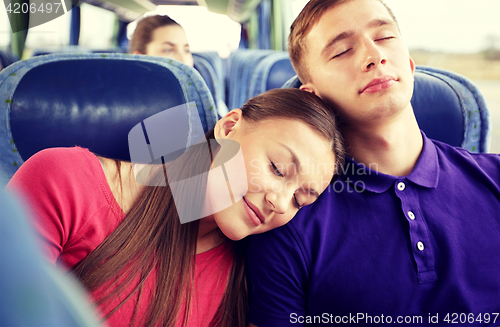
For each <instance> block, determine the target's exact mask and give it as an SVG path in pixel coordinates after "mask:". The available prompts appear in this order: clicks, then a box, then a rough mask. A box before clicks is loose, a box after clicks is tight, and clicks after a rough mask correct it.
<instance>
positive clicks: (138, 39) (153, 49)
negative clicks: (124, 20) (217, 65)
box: [129, 15, 194, 67]
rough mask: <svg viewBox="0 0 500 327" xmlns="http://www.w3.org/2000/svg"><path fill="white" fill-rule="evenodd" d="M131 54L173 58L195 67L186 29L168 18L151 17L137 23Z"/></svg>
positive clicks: (131, 44)
mask: <svg viewBox="0 0 500 327" xmlns="http://www.w3.org/2000/svg"><path fill="white" fill-rule="evenodd" d="M129 52H130V53H133V54H144V55H149V56H160V57H165V58H171V59H175V60H178V61H181V62H183V63H185V64H186V65H189V66H191V67H193V64H194V63H193V55H192V54H191V51H190V50H189V43H188V41H187V37H186V33H185V32H184V29H183V28H182V27H181V25H179V24H178V23H177V22H176V21H175V20H173V19H172V18H170V17H168V16H160V15H156V16H149V17H145V18H142V19H141V20H139V22H138V23H137V27H136V28H135V31H134V35H133V36H132V39H131V40H130V49H129Z"/></svg>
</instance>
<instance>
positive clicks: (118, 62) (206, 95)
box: [0, 54, 217, 178]
mask: <svg viewBox="0 0 500 327" xmlns="http://www.w3.org/2000/svg"><path fill="white" fill-rule="evenodd" d="M193 101H194V102H195V104H196V108H197V110H198V115H199V117H200V120H201V124H202V126H203V129H204V132H205V133H206V132H207V131H208V130H209V129H211V128H212V127H213V126H214V125H215V122H216V121H217V114H216V110H215V105H214V101H213V98H212V96H211V94H210V91H209V90H208V88H207V86H206V84H205V82H204V81H203V79H202V78H201V76H200V75H199V73H198V72H197V71H196V70H195V69H193V68H191V67H189V66H187V65H184V64H182V63H180V62H178V61H175V60H171V59H166V58H158V57H150V56H141V55H129V54H80V55H77V54H54V55H47V56H41V57H35V58H31V59H29V60H26V61H22V62H18V63H16V64H13V65H11V66H9V67H8V68H7V69H5V70H4V71H2V72H1V73H0V168H2V169H3V170H4V171H5V172H6V173H7V178H10V177H11V176H12V175H13V174H14V173H15V171H16V170H17V168H18V167H19V166H20V165H21V164H22V163H23V162H24V160H26V159H27V158H29V157H30V156H32V155H33V154H34V153H36V152H38V151H40V150H42V149H44V148H49V147H60V146H74V145H78V146H82V147H86V148H89V149H90V150H91V151H92V152H94V153H96V154H99V155H102V156H105V157H109V158H114V159H119V160H130V155H129V147H128V133H129V132H130V131H131V129H132V128H133V127H134V126H135V125H137V124H139V123H141V122H142V121H143V120H144V119H146V118H148V117H150V116H152V115H154V114H157V113H159V112H162V111H164V110H166V109H169V108H172V107H175V106H179V105H182V104H186V103H189V102H193ZM186 125H188V126H189V128H190V132H191V131H192V129H193V123H192V120H191V121H189V122H186ZM165 135H168V131H165ZM187 146H188V145H187Z"/></svg>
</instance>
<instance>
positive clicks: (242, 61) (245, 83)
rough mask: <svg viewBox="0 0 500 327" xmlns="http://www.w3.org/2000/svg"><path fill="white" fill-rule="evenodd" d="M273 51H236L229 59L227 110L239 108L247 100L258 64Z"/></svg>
mask: <svg viewBox="0 0 500 327" xmlns="http://www.w3.org/2000/svg"><path fill="white" fill-rule="evenodd" d="M272 53H275V51H273V50H246V49H245V50H237V51H234V52H232V53H231V56H230V57H229V60H230V63H229V69H230V70H229V79H228V84H227V87H228V91H229V92H228V95H229V98H228V108H229V109H234V108H240V107H241V106H242V105H243V104H244V103H245V102H246V101H247V100H248V90H249V86H250V78H251V76H252V73H253V70H254V69H255V67H256V66H257V65H258V63H259V62H260V61H261V60H263V59H264V58H266V57H267V56H268V55H270V54H272Z"/></svg>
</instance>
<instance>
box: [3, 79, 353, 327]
mask: <svg viewBox="0 0 500 327" xmlns="http://www.w3.org/2000/svg"><path fill="white" fill-rule="evenodd" d="M214 138H215V140H216V141H218V143H220V144H222V148H224V140H232V141H236V142H238V144H239V145H240V149H241V153H242V155H243V158H244V163H245V167H246V169H245V170H246V171H245V172H242V174H241V175H242V176H243V179H244V180H245V182H246V183H247V184H248V188H247V189H248V190H247V191H245V192H246V193H245V192H243V193H244V194H233V196H234V198H235V199H236V200H237V201H236V202H234V204H233V205H231V206H229V207H227V208H226V209H223V210H221V211H219V212H215V213H213V214H210V215H208V216H206V217H203V218H201V219H198V220H194V221H191V222H188V223H181V222H180V219H179V218H180V217H179V214H178V212H177V209H176V206H178V204H179V202H178V199H175V202H174V197H173V191H172V189H171V187H170V186H169V184H168V183H169V182H171V183H173V181H170V177H169V181H168V182H167V186H142V185H140V184H138V183H137V182H136V180H135V176H134V169H133V168H134V167H133V164H132V163H130V162H120V161H114V160H111V159H107V158H101V157H98V156H96V155H94V154H93V153H91V152H89V151H88V150H87V149H83V148H79V147H73V148H52V149H45V150H43V151H40V152H39V153H37V154H35V155H34V156H32V157H31V158H30V159H28V160H27V161H26V162H25V163H24V164H23V165H22V166H21V167H20V168H19V170H18V171H17V173H16V174H15V175H14V177H13V178H12V179H11V181H10V183H9V184H8V188H10V189H12V190H15V191H16V192H17V193H21V194H22V195H23V196H24V197H25V199H26V200H27V202H28V203H29V204H30V205H31V208H32V211H33V213H34V214H35V217H36V220H35V225H36V227H37V228H38V230H39V231H40V233H41V234H42V236H43V237H44V238H45V240H46V242H47V250H48V254H49V260H50V261H51V262H52V263H54V264H57V265H61V266H65V267H67V268H68V269H71V270H72V271H73V272H74V273H75V274H76V276H77V277H78V278H79V279H80V280H81V281H82V283H83V285H84V286H85V287H86V288H87V290H88V291H89V293H90V294H91V296H92V298H93V299H94V301H95V303H96V306H97V307H98V309H99V312H100V314H101V316H102V318H103V319H104V320H105V322H106V323H107V325H109V326H179V327H180V326H214V327H224V326H246V324H247V321H246V312H247V290H246V279H245V260H244V257H245V255H244V254H242V251H243V250H244V244H245V242H234V241H238V240H241V239H243V238H244V237H246V236H248V235H251V234H257V233H262V232H266V231H268V230H271V229H273V228H276V227H279V226H282V225H284V224H286V223H287V222H288V221H290V219H292V217H293V216H294V215H295V214H296V213H297V211H298V210H299V209H300V208H301V207H303V206H306V205H309V204H311V203H313V202H314V201H315V200H316V199H317V197H318V196H319V195H320V194H321V193H322V192H323V191H324V190H325V189H326V188H327V186H328V185H329V183H330V181H331V180H332V178H333V176H334V173H335V171H338V167H339V165H340V164H341V163H342V161H343V158H344V154H343V147H342V141H341V137H340V134H339V132H338V129H337V126H336V122H335V116H334V113H333V111H332V110H331V109H330V108H328V107H326V106H325V105H324V104H323V102H322V101H321V100H320V99H319V98H318V97H316V96H315V95H313V94H311V93H309V92H305V91H301V90H298V89H277V90H271V91H268V92H266V93H264V94H261V95H259V96H257V97H255V98H252V99H250V100H249V101H248V102H247V103H246V104H245V105H243V106H242V108H241V109H234V110H232V111H231V112H229V113H228V114H227V115H226V116H225V117H223V118H222V119H221V120H220V121H218V122H217V124H216V126H215V128H214V129H212V130H211V131H210V132H208V133H207V139H208V140H210V139H214ZM195 149H196V146H193V147H192V148H191V149H190V150H188V151H187V152H186V153H184V154H183V155H181V156H180V157H179V158H178V159H176V160H175V161H173V163H171V164H170V165H171V166H169V167H163V166H164V165H163V166H162V165H159V167H160V168H159V169H158V175H157V176H154V178H158V180H164V177H165V175H164V170H168V171H172V166H176V167H177V172H178V173H179V174H180V175H178V176H180V177H181V178H187V177H188V176H195V175H198V174H200V173H202V172H207V171H209V173H208V178H207V180H208V182H207V183H206V184H205V186H204V187H200V188H197V189H192V190H191V191H190V192H185V194H184V197H183V199H182V201H184V203H188V204H193V205H194V204H200V207H203V204H204V203H206V202H207V198H210V197H212V198H214V197H215V198H217V197H218V196H219V194H210V193H211V192H212V190H211V189H210V186H211V185H210V180H211V176H210V174H212V172H213V171H214V170H213V169H212V170H210V167H211V166H212V164H213V160H214V159H211V158H208V159H207V160H205V159H204V158H202V157H200V152H197V151H195ZM212 150H213V151H212V153H213V154H214V155H215V159H217V155H216V154H217V151H218V149H212ZM221 152H222V150H221ZM174 170H175V167H174ZM245 173H246V176H245ZM169 176H170V175H169ZM230 177H231V175H230ZM240 178H241V176H240ZM226 180H227V178H226ZM223 184H225V182H223ZM228 184H229V183H228ZM231 186H234V185H231ZM201 191H203V192H201ZM204 191H207V192H206V193H205V192H204ZM233 192H237V190H236V189H233ZM212 193H213V192H212ZM200 217H201V216H200Z"/></svg>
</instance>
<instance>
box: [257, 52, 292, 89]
mask: <svg viewBox="0 0 500 327" xmlns="http://www.w3.org/2000/svg"><path fill="white" fill-rule="evenodd" d="M294 75H295V71H294V70H293V67H292V63H291V61H290V57H289V55H288V52H284V51H280V52H276V53H273V54H270V55H268V56H267V57H266V58H264V59H263V60H262V61H261V62H259V64H258V65H257V67H255V69H254V72H253V76H252V78H251V80H250V88H249V93H248V98H252V97H254V96H257V95H259V94H261V93H264V92H266V91H268V90H271V89H277V88H280V87H281V86H282V85H283V84H284V83H285V82H286V81H287V80H288V79H290V78H291V77H293V76H294Z"/></svg>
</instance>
